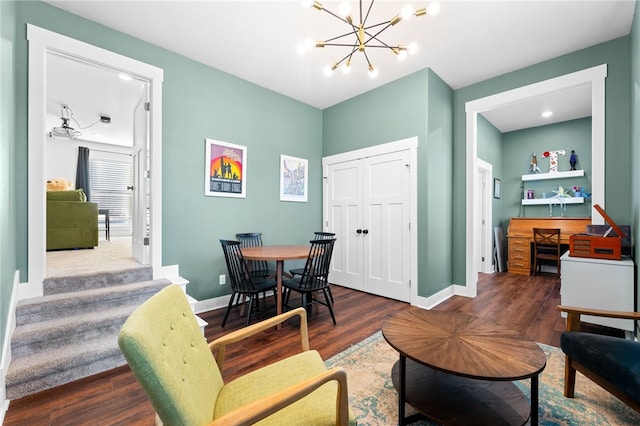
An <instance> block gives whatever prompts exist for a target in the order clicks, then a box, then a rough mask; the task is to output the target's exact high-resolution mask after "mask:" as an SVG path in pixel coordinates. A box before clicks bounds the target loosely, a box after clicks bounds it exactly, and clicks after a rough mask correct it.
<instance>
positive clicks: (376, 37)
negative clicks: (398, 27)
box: [365, 21, 391, 44]
mask: <svg viewBox="0 0 640 426" xmlns="http://www.w3.org/2000/svg"><path fill="white" fill-rule="evenodd" d="M386 24H387V26H386V27H384V28H383V29H381V30H380V31H378V32H377V33H375V34H374V35H371V34H369V33H368V32H366V31H365V34H367V35H368V36H369V40H367V41H366V43H365V44H367V43H368V42H369V41H371V40H373V39H376V40H378V41H380V40H379V39H378V36H379V35H380V34H382V32H383V31H384V30H386V29H387V28H389V27H390V26H391V22H390V21H389V22H386ZM369 28H371V27H369ZM380 43H382V41H380Z"/></svg>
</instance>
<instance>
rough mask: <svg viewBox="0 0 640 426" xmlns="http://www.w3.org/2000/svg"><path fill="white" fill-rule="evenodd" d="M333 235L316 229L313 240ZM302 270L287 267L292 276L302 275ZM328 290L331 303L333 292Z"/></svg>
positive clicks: (333, 235)
mask: <svg viewBox="0 0 640 426" xmlns="http://www.w3.org/2000/svg"><path fill="white" fill-rule="evenodd" d="M335 236H336V234H335V233H333V232H322V231H316V232H314V233H313V239H314V240H327V239H331V238H335ZM303 271H304V268H294V269H289V274H291V276H292V277H295V276H296V275H302V272H303ZM328 291H329V298H330V299H331V303H333V294H332V293H331V287H329V288H328Z"/></svg>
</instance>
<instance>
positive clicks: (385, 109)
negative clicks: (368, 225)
mask: <svg viewBox="0 0 640 426" xmlns="http://www.w3.org/2000/svg"><path fill="white" fill-rule="evenodd" d="M452 102H453V91H452V90H451V88H449V86H447V85H446V84H445V83H444V82H443V81H442V80H441V79H440V78H439V77H438V76H437V75H436V74H435V73H434V72H433V71H431V70H422V71H418V72H416V73H414V74H411V75H409V76H407V77H405V78H402V79H399V80H396V81H393V82H391V83H388V84H386V85H384V86H382V87H379V88H377V89H375V90H372V91H369V92H367V93H364V94H362V95H360V96H356V97H354V98H352V99H349V100H347V101H344V102H342V103H340V104H338V105H335V106H333V107H330V108H327V109H325V110H324V111H323V155H324V156H328V155H334V154H339V153H344V152H348V151H353V150H356V149H362V148H366V147H370V146H374V145H380V144H383V143H388V142H393V141H397V140H401V139H405V138H409V137H414V136H416V137H417V138H418V167H417V168H418V224H417V226H418V231H417V233H418V282H419V287H418V295H419V296H425V297H426V296H430V295H433V294H435V293H436V292H438V291H440V290H442V289H444V288H446V287H448V286H449V285H450V284H451V276H452V271H451V265H452V261H451V253H452V250H453V246H452V245H451V240H450V238H449V235H450V232H451V217H452V211H451V209H452V204H451V199H452V196H451V189H452V170H453V169H452V150H451V147H452V146H451V140H452V119H453V117H452V114H451V113H452V105H453V104H452Z"/></svg>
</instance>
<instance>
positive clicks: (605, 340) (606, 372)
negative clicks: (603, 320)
mask: <svg viewBox="0 0 640 426" xmlns="http://www.w3.org/2000/svg"><path fill="white" fill-rule="evenodd" d="M558 310H560V311H562V312H566V313H567V331H565V332H563V333H562V335H561V337H560V347H561V348H562V351H563V352H564V353H565V355H566V360H565V367H564V396H565V397H567V398H573V396H574V391H575V383H576V371H579V372H580V373H582V374H584V375H585V376H586V377H588V378H589V379H591V380H593V381H594V382H595V383H597V384H598V385H600V386H602V387H603V388H604V389H606V390H607V391H608V392H609V393H611V394H612V395H614V396H615V397H617V398H618V399H620V400H621V401H622V402H624V403H625V404H627V405H628V406H629V407H631V408H633V409H634V410H636V411H637V412H640V343H639V342H636V341H634V340H627V339H622V338H619V337H612V336H603V335H599V334H593V333H585V332H580V316H581V315H592V316H600V317H608V318H622V319H633V320H636V321H637V320H640V312H618V311H604V310H599V309H585V308H575V307H571V306H558Z"/></svg>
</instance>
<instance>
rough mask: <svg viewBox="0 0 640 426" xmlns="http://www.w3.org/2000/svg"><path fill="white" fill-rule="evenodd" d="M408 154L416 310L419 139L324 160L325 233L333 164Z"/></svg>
mask: <svg viewBox="0 0 640 426" xmlns="http://www.w3.org/2000/svg"><path fill="white" fill-rule="evenodd" d="M405 150H408V151H409V162H410V164H411V166H412V167H411V173H410V176H409V186H410V189H409V204H410V206H409V221H410V223H411V229H410V230H409V234H410V237H409V240H410V241H409V246H410V248H409V262H410V263H411V266H410V268H409V270H410V272H409V279H410V280H411V285H410V303H411V305H413V306H417V305H418V237H417V236H418V137H417V136H414V137H411V138H407V139H401V140H398V141H394V142H389V143H385V144H380V145H374V146H371V147H367V148H362V149H357V150H354V151H348V152H343V153H340V154H335V155H330V156H327V157H323V158H322V176H323V185H322V229H324V230H326V228H327V221H328V219H329V212H328V203H327V197H328V188H327V185H326V183H327V169H328V166H329V165H330V164H336V163H342V162H345V161H352V160H358V159H360V158H366V157H374V156H378V155H384V154H389V153H392V152H397V151H405Z"/></svg>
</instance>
